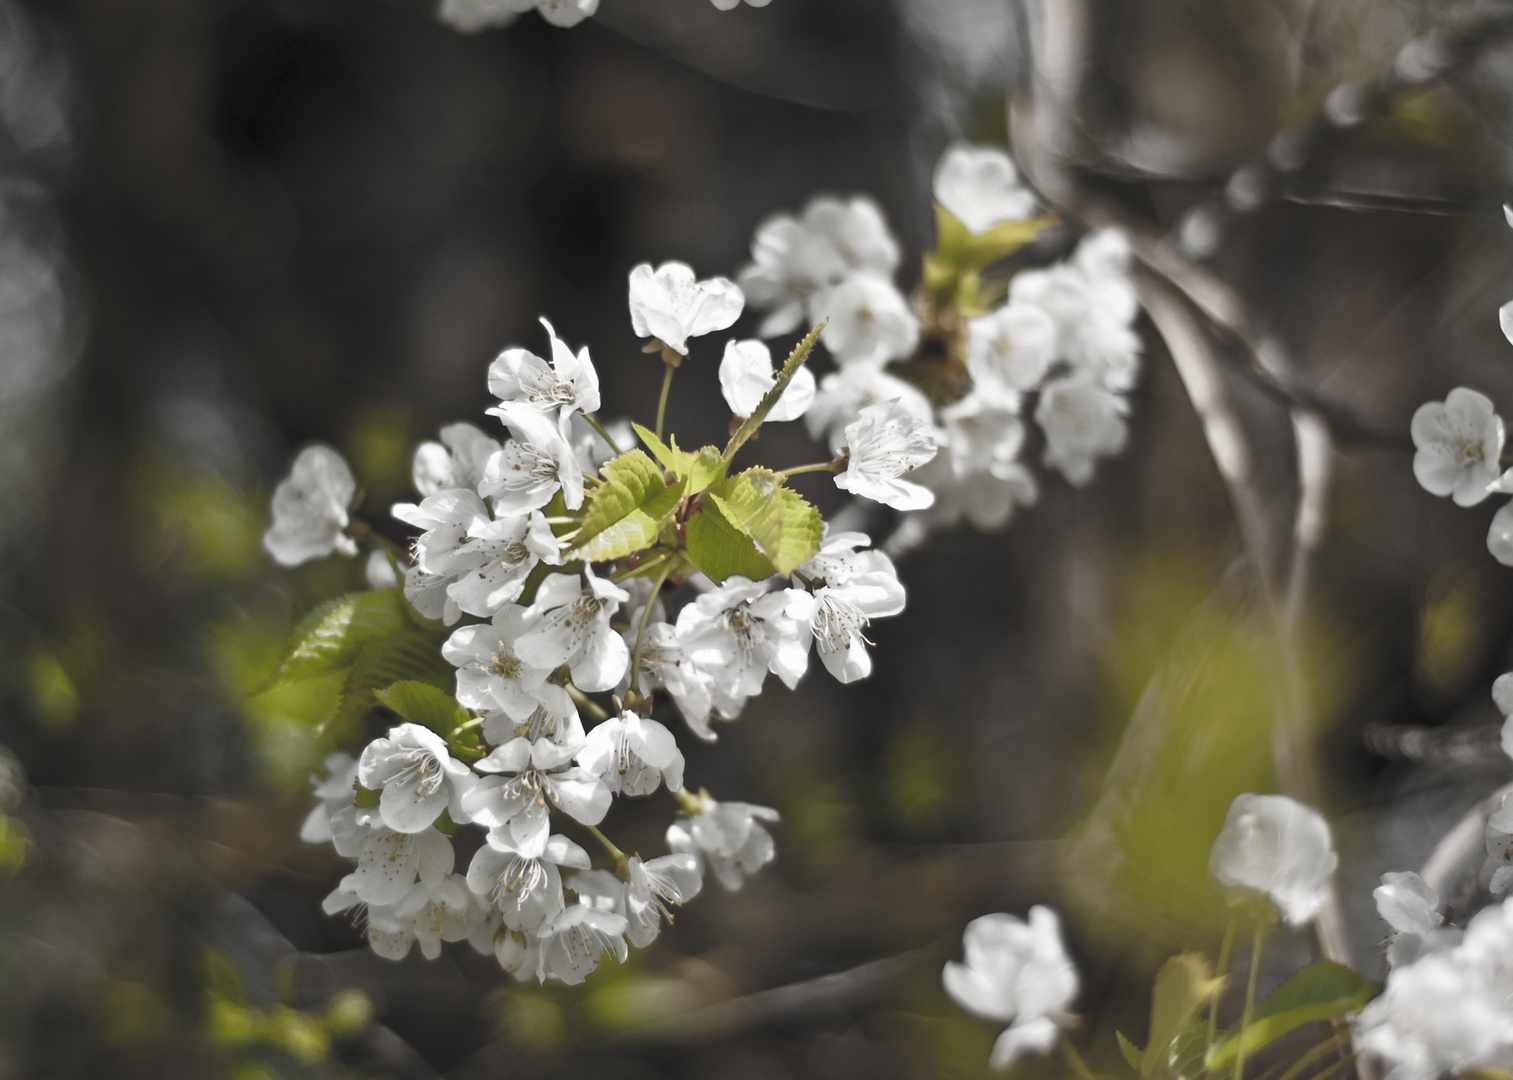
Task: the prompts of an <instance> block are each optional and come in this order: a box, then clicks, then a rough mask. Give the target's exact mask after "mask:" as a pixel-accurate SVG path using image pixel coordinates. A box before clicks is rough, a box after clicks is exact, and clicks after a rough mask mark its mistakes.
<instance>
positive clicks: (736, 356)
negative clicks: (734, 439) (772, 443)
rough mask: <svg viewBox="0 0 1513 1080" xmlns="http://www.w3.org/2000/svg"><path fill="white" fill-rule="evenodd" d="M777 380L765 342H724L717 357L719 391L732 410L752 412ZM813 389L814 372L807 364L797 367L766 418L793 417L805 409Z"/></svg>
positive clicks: (781, 419) (802, 412) (809, 402)
mask: <svg viewBox="0 0 1513 1080" xmlns="http://www.w3.org/2000/svg"><path fill="white" fill-rule="evenodd" d="M777 381H778V380H777V372H776V371H774V370H773V367H772V353H771V351H770V350H768V348H767V346H766V345H765V344H763V343H762V342H760V341H730V342H727V343H726V345H725V356H724V359H722V360H721V361H720V392H721V393H722V394H724V395H725V404H727V405H729V406H730V411H731V412H732V413H733V414H735V415H736V416H740V417H747V416H750V415H752V414H753V413H754V412H756V409H757V406H758V405H760V404H761V403H762V398H764V397H765V396H766V395H767V393H768V391H770V390H771V389H772V388H773V387H774V386H776V385H777ZM814 392H815V391H814V372H812V371H810V370H809V369H808V368H807V367H801V368H799V369H798V371H796V372H794V374H793V378H792V379H790V380H789V381H788V387H787V389H785V390H784V391H783V396H782V397H780V398H778V399H777V403H776V404H774V405H773V406H772V410H771V411H770V412H768V414H767V420H768V421H769V422H772V421H777V422H779V423H781V422H783V421H785V420H797V419H798V418H799V417H801V416H803V415H804V413H806V412H808V411H809V406H810V405H811V404H812V403H813V402H814Z"/></svg>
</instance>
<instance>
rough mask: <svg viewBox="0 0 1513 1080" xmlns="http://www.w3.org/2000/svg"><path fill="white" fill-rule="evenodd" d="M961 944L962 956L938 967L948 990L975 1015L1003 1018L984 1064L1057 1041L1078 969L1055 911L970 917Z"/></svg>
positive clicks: (1003, 1062) (1004, 1063)
mask: <svg viewBox="0 0 1513 1080" xmlns="http://www.w3.org/2000/svg"><path fill="white" fill-rule="evenodd" d="M962 949H963V952H964V953H965V954H966V963H964V964H959V963H957V962H956V961H954V960H953V961H950V962H948V963H947V964H946V966H945V969H944V970H943V971H942V972H941V982H942V983H944V985H945V988H946V993H948V994H950V995H951V998H952V999H953V1000H954V1001H955V1002H956V1004H958V1005H960V1006H961V1007H962V1008H963V1009H966V1010H967V1011H968V1012H970V1013H972V1014H973V1015H974V1016H979V1017H981V1018H982V1019H984V1020H992V1021H994V1022H996V1023H1000V1024H1005V1023H1006V1024H1008V1025H1009V1027H1008V1028H1007V1029H1006V1030H1005V1031H1004V1032H1003V1033H1002V1034H1001V1035H999V1036H998V1039H997V1041H996V1042H994V1043H993V1051H992V1054H991V1055H990V1056H989V1058H988V1062H989V1064H991V1065H992V1066H993V1067H994V1068H995V1069H1006V1068H1008V1067H1009V1066H1010V1065H1012V1064H1013V1063H1014V1062H1015V1061H1017V1060H1018V1059H1019V1058H1020V1057H1022V1056H1023V1055H1025V1054H1029V1053H1034V1054H1043V1053H1045V1052H1046V1051H1047V1050H1049V1049H1051V1047H1053V1046H1055V1045H1056V1039H1057V1036H1058V1035H1059V1033H1060V1029H1061V1027H1062V1025H1064V1024H1065V1023H1066V1021H1067V1019H1068V1017H1067V1009H1068V1008H1069V1007H1070V1006H1071V1004H1072V1000H1073V999H1074V998H1075V997H1076V996H1077V969H1076V968H1075V967H1073V966H1072V962H1071V961H1070V960H1069V959H1067V955H1066V949H1065V948H1064V947H1063V945H1062V943H1061V925H1060V923H1059V921H1058V920H1057V918H1056V913H1055V912H1053V911H1052V910H1051V909H1050V908H1047V907H1041V906H1039V905H1036V906H1035V907H1032V908H1030V919H1029V922H1025V921H1024V920H1022V919H1018V918H1016V917H1015V916H1013V915H1008V914H997V915H984V916H982V917H981V918H977V919H973V920H972V921H971V922H970V923H968V924H967V929H966V932H965V933H964V934H963V935H962Z"/></svg>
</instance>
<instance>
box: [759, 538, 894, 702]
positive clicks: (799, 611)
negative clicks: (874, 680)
mask: <svg viewBox="0 0 1513 1080" xmlns="http://www.w3.org/2000/svg"><path fill="white" fill-rule="evenodd" d="M884 557H886V556H884ZM789 596H790V601H789V604H788V614H789V615H791V616H792V617H793V618H795V619H798V620H800V621H802V622H805V623H807V624H808V626H809V630H810V632H811V633H813V634H814V648H815V651H816V652H817V653H819V656H820V660H821V661H822V662H823V663H824V665H825V670H826V671H828V672H830V674H831V675H834V676H835V677H836V678H837V679H838V680H840V681H841V682H843V683H849V682H855V681H856V680H858V679H865V678H866V677H867V676H868V675H870V674H872V657H871V656H870V655H869V654H868V652H867V646H868V645H870V644H871V642H869V641H868V640H867V638H866V635H865V633H864V631H865V630H866V629H867V625H868V623H869V622H870V621H871V620H873V619H880V618H882V617H884V616H887V615H897V614H898V613H899V612H900V611H902V610H904V587H903V586H902V585H900V584H899V583H898V579H897V578H896V577H892V576H890V575H887V574H881V573H878V574H865V575H859V576H857V577H854V578H851V579H850V580H849V581H847V582H846V583H845V584H844V585H823V586H821V587H820V588H818V589H816V590H815V592H814V594H813V595H812V596H811V595H809V594H807V593H803V592H799V591H798V590H789Z"/></svg>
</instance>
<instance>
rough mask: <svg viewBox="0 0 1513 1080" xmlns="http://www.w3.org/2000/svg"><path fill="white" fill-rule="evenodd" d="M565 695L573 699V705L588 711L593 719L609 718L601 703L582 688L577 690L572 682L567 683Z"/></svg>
mask: <svg viewBox="0 0 1513 1080" xmlns="http://www.w3.org/2000/svg"><path fill="white" fill-rule="evenodd" d="M567 696H568V697H570V698H572V699H573V704H574V705H576V706H578V708H580V709H582V710H583V711H584V712H586V713H588V715H590V716H592V717H593V718H594V719H595V720H608V719H609V713H607V712H605V711H604V706H603V705H600V704H599V703H598V702H597V701H595V700H594V699H593V698H591V697H589V696H588V695H587V694H585V693H584V692H583V691H582V690H579V689H578V688H577V687H576V686H574V685H573V684H572V683H568V684H567Z"/></svg>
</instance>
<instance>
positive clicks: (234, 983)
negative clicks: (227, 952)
mask: <svg viewBox="0 0 1513 1080" xmlns="http://www.w3.org/2000/svg"><path fill="white" fill-rule="evenodd" d="M203 962H204V971H205V993H206V994H208V995H209V996H210V999H211V1000H212V1001H229V1002H231V1004H233V1005H244V1004H246V1000H247V999H246V997H245V996H244V995H243V993H242V980H241V979H240V978H238V977H237V974H236V968H234V967H232V966H231V961H230V960H227V959H226V958H225V957H224V956H222V955H221V954H220V953H218V952H216V951H215V950H214V949H206V950H205V952H204V956H203Z"/></svg>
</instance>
